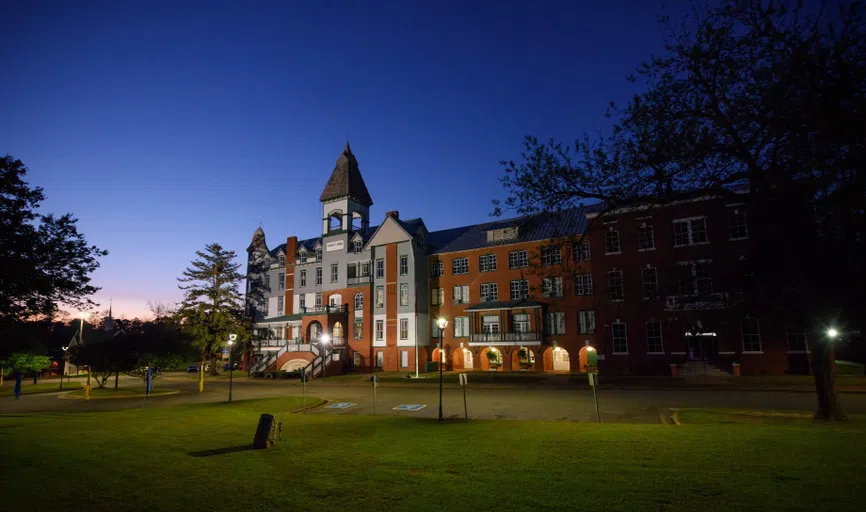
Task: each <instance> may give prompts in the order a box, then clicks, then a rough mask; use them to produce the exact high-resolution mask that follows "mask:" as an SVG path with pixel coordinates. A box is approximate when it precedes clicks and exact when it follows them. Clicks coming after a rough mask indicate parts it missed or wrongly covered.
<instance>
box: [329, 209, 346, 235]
mask: <svg viewBox="0 0 866 512" xmlns="http://www.w3.org/2000/svg"><path fill="white" fill-rule="evenodd" d="M341 229H343V212H341V211H339V210H337V211H334V212H331V213H329V214H328V233H331V232H333V231H339V230H341Z"/></svg>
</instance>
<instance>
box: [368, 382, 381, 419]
mask: <svg viewBox="0 0 866 512" xmlns="http://www.w3.org/2000/svg"><path fill="white" fill-rule="evenodd" d="M370 382H372V383H373V416H375V415H376V388H377V387H379V376H378V375H373V376H372V377H370Z"/></svg>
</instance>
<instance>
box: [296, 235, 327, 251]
mask: <svg viewBox="0 0 866 512" xmlns="http://www.w3.org/2000/svg"><path fill="white" fill-rule="evenodd" d="M321 241H322V237H320V236H317V237H316V238H308V239H306V240H298V250H300V249H301V247H302V246H303V247H305V248H306V249H307V250H308V251H312V250H313V247H315V246H316V243H317V242H321Z"/></svg>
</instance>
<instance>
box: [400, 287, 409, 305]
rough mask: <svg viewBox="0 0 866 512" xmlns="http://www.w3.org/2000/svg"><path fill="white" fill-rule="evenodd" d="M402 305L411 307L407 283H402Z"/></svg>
mask: <svg viewBox="0 0 866 512" xmlns="http://www.w3.org/2000/svg"><path fill="white" fill-rule="evenodd" d="M400 305H401V306H408V305H409V285H408V284H406V283H400Z"/></svg>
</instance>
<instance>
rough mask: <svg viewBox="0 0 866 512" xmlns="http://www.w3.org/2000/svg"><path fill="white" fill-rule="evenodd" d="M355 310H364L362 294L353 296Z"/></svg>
mask: <svg viewBox="0 0 866 512" xmlns="http://www.w3.org/2000/svg"><path fill="white" fill-rule="evenodd" d="M355 309H364V294H363V293H356V294H355Z"/></svg>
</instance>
